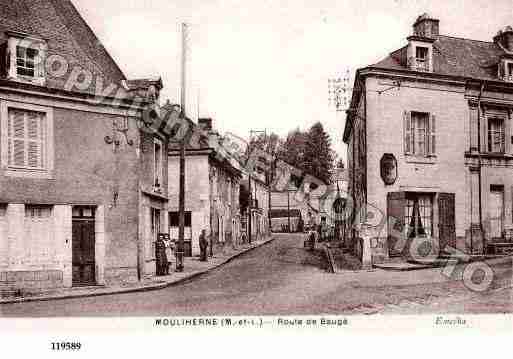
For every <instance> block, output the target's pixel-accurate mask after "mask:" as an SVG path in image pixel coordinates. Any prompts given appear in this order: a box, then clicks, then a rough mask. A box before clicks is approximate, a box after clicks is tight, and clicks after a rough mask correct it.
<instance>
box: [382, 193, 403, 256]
mask: <svg viewBox="0 0 513 359" xmlns="http://www.w3.org/2000/svg"><path fill="white" fill-rule="evenodd" d="M405 208H406V194H405V192H389V193H388V194H387V219H388V252H389V254H390V255H391V256H398V255H401V253H402V251H403V243H402V239H403V238H397V237H398V236H397V235H394V234H398V233H402V232H403V230H404V211H405Z"/></svg>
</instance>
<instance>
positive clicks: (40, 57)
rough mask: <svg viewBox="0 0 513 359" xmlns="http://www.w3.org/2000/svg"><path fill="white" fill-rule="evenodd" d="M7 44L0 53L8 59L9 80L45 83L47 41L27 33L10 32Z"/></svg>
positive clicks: (5, 62) (6, 62) (7, 72)
mask: <svg viewBox="0 0 513 359" xmlns="http://www.w3.org/2000/svg"><path fill="white" fill-rule="evenodd" d="M7 36H8V41H7V46H6V47H5V48H4V53H2V54H0V55H1V56H3V57H4V58H5V60H6V61H2V63H4V64H5V66H6V67H7V68H6V69H5V71H4V72H5V73H6V75H7V78H8V79H9V80H14V81H20V82H28V83H32V84H36V85H40V86H43V85H44V84H45V60H46V51H47V46H46V41H45V40H43V39H40V38H36V37H31V36H29V35H27V34H21V33H17V32H8V33H7Z"/></svg>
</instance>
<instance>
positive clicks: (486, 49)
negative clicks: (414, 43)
mask: <svg viewBox="0 0 513 359" xmlns="http://www.w3.org/2000/svg"><path fill="white" fill-rule="evenodd" d="M505 54H506V53H505V51H504V50H503V49H501V48H500V47H499V46H498V45H497V44H496V43H494V42H486V41H478V40H470V39H462V38H456V37H450V36H444V35H440V36H438V38H437V39H436V41H435V42H434V43H433V73H434V74H439V75H445V76H458V77H465V78H473V79H480V80H498V78H497V69H498V67H497V66H498V64H499V61H500V58H501V56H504V55H505ZM406 57H407V55H406V47H403V48H401V49H399V50H396V51H394V52H392V53H391V54H389V55H388V56H387V57H386V58H384V59H383V60H381V61H379V62H377V63H376V64H374V65H371V66H369V68H380V69H388V70H408V67H407V58H406Z"/></svg>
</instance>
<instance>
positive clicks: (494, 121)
mask: <svg viewBox="0 0 513 359" xmlns="http://www.w3.org/2000/svg"><path fill="white" fill-rule="evenodd" d="M505 142H506V141H505V131H504V119H502V118H495V117H493V118H489V119H488V152H497V153H504V152H505Z"/></svg>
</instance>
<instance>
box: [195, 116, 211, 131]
mask: <svg viewBox="0 0 513 359" xmlns="http://www.w3.org/2000/svg"><path fill="white" fill-rule="evenodd" d="M198 125H199V127H200V128H201V129H202V130H204V131H212V119H211V118H198Z"/></svg>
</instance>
